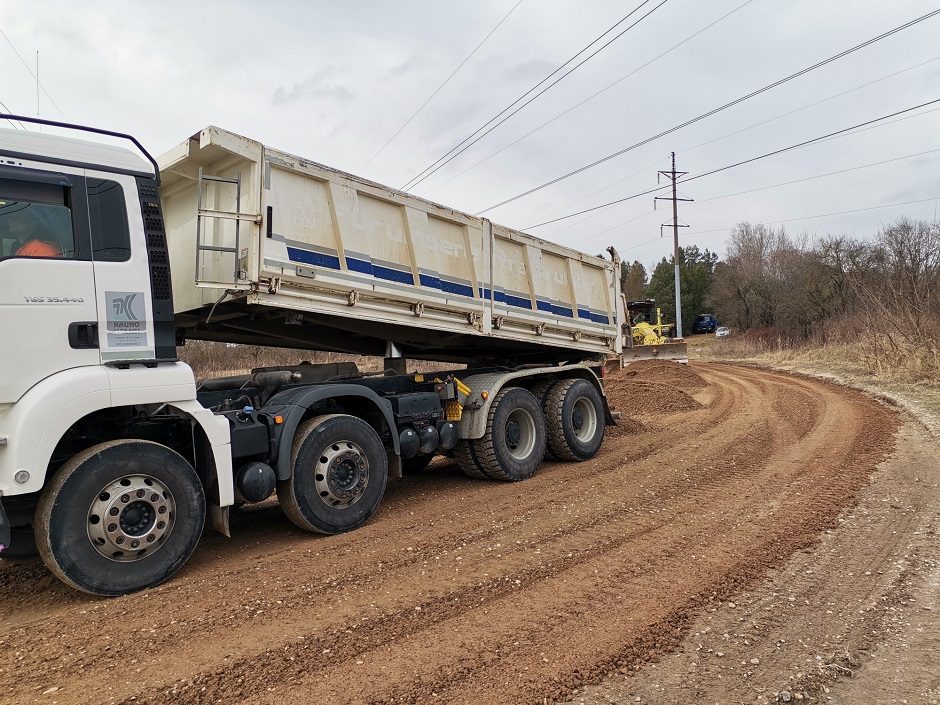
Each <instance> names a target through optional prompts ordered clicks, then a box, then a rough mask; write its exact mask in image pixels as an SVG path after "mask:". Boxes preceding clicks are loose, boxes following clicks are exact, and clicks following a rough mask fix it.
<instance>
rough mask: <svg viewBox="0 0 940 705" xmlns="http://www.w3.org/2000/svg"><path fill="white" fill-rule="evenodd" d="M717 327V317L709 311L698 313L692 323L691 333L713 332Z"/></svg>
mask: <svg viewBox="0 0 940 705" xmlns="http://www.w3.org/2000/svg"><path fill="white" fill-rule="evenodd" d="M717 327H718V319H717V318H715V316H714V314H711V313H700V314H699V315H697V316H696V317H695V322H694V323H693V324H692V332H693V333H714V332H715V329H716V328H717Z"/></svg>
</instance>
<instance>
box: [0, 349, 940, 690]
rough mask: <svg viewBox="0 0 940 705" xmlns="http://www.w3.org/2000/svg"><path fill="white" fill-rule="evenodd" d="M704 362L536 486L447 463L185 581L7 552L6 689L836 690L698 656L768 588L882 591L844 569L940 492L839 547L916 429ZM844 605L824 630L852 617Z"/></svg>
mask: <svg viewBox="0 0 940 705" xmlns="http://www.w3.org/2000/svg"><path fill="white" fill-rule="evenodd" d="M693 369H694V370H695V372H697V373H698V375H700V377H701V378H702V379H703V380H704V386H702V385H701V384H699V383H697V382H695V380H692V379H691V378H689V380H687V382H688V383H687V384H685V385H684V387H685V388H684V390H683V391H681V392H679V393H681V394H683V395H684V396H685V395H687V396H689V397H691V398H692V399H694V401H695V402H696V404H695V405H694V406H695V407H696V408H693V409H691V410H685V411H671V409H672V408H673V406H674V405H670V404H669V403H668V399H667V400H665V401H666V402H667V403H665V404H664V405H663V406H662V408H663V409H666V410H667V412H665V413H663V412H657V413H654V412H652V411H650V409H651V408H652V407H651V406H650V405H649V404H646V405H645V406H644V409H643V410H644V413H643V414H642V415H640V416H639V418H638V421H639V423H631V424H628V425H627V427H629V428H630V429H631V430H630V431H629V432H623V433H617V434H611V437H610V438H608V439H607V441H606V442H605V445H604V448H603V450H602V452H601V454H600V455H599V456H598V457H596V458H595V459H593V460H591V461H588V462H585V463H581V464H573V463H555V462H551V463H547V464H546V465H545V466H544V467H543V468H542V470H540V471H539V473H538V474H537V475H536V476H535V477H534V478H533V479H531V480H529V481H527V482H523V483H517V484H506V483H495V482H484V481H474V480H470V479H468V478H466V477H464V476H463V475H461V474H460V473H459V471H458V470H457V469H456V467H455V466H454V465H452V464H450V463H448V462H439V463H435V464H434V465H432V466H431V468H430V469H429V470H427V471H425V472H422V473H420V474H418V475H413V476H407V477H405V478H404V479H403V480H399V481H394V482H392V483H390V485H389V491H388V493H387V495H386V499H385V501H384V503H383V505H382V508H381V510H380V512H379V513H378V515H377V516H376V517H375V518H374V519H373V520H372V521H371V522H370V523H369V524H368V525H366V526H365V527H363V528H362V529H360V530H358V531H356V532H354V533H351V534H345V535H341V536H332V537H323V536H311V535H307V534H304V533H303V532H300V531H299V530H296V529H295V528H293V526H292V525H291V524H289V523H288V521H287V520H286V519H285V518H284V517H283V516H282V515H281V514H280V512H279V510H278V508H277V506H276V505H274V504H266V505H262V506H260V507H257V508H255V509H253V510H251V511H242V512H239V513H238V514H237V516H236V517H235V520H234V527H233V534H234V538H232V539H225V538H223V537H220V536H218V535H215V534H211V533H207V535H206V536H205V538H204V540H203V542H202V544H201V545H200V548H199V549H198V551H197V553H196V555H195V556H194V558H193V559H192V560H191V562H190V563H189V565H188V566H187V567H186V568H185V569H184V570H183V572H182V573H181V574H180V575H179V576H178V577H177V578H175V579H174V580H172V581H171V582H169V583H168V584H166V585H163V586H161V587H159V588H157V589H154V590H150V591H147V592H144V593H140V594H136V595H131V596H127V597H122V598H117V599H93V598H89V597H87V596H84V595H80V594H78V593H75V592H72V591H70V590H69V589H67V588H65V587H63V586H61V585H60V584H58V583H57V582H56V581H55V580H54V579H52V578H51V577H50V576H49V575H48V574H47V572H46V571H45V569H44V568H43V567H42V565H41V564H27V565H6V564H3V565H0V625H2V626H0V650H2V653H3V654H4V657H5V658H4V659H2V661H0V701H2V702H6V703H31V702H40V703H96V704H97V703H127V704H128V705H129V704H130V703H135V705H141V704H144V703H145V704H153V705H156V704H157V703H167V702H174V703H181V704H190V703H193V704H194V703H225V704H226V705H231V704H235V703H246V704H247V703H271V704H275V703H276V704H277V705H283V703H291V704H292V705H294V704H297V705H300V704H305V703H311V704H312V703H432V702H441V703H445V702H446V703H468V704H469V703H474V704H477V703H487V704H488V705H498V704H501V703H505V704H507V705H509V704H512V705H517V704H519V703H544V702H554V701H565V700H568V699H571V698H574V699H575V701H577V700H578V698H581V699H585V698H587V701H589V702H605V703H606V702H635V701H636V700H637V699H642V700H644V701H650V702H656V701H658V702H693V701H694V702H698V698H699V696H702V697H703V698H704V696H705V695H708V696H711V695H715V697H711V699H710V700H707V701H708V702H714V701H716V700H718V699H719V697H718V696H719V695H721V696H722V697H721V701H722V702H730V701H737V699H738V698H739V697H740V698H745V700H744V701H746V702H753V701H754V699H755V698H757V697H764V696H768V694H771V691H773V693H776V689H777V687H778V686H779V688H780V689H783V688H784V687H789V688H793V689H794V692H797V691H798V692H800V693H801V695H802V693H803V691H805V692H806V697H807V698H810V697H816V696H815V695H814V694H815V693H817V692H821V691H818V690H817V689H815V688H821V687H822V685H821V684H822V681H820V682H819V684H816V685H814V684H813V683H810V681H809V679H808V677H804V678H803V680H802V681H800V680H799V679H797V678H796V672H797V671H794V672H792V673H791V666H792V664H791V662H790V660H787V659H786V658H778V657H777V656H776V655H774V654H778V653H779V651H778V649H779V645H777V646H776V647H775V648H771V646H770V644H771V643H772V642H773V640H772V639H771V641H768V642H766V643H765V641H764V640H763V638H761V637H759V636H752V637H751V638H750V639H747V637H744V636H742V637H740V638H738V637H737V636H736V637H735V639H734V640H733V641H734V644H736V645H737V646H735V647H734V648H735V649H738V650H733V649H732V647H730V646H729V647H725V646H722V645H721V644H720V643H718V642H715V643H714V644H712V643H710V642H709V644H708V646H706V647H703V648H705V649H711V650H712V652H711V655H710V657H709V659H710V660H708V661H707V663H706V664H704V666H707V667H703V665H702V664H699V665H698V666H695V667H691V669H690V666H689V664H690V663H691V661H689V660H688V659H690V658H693V656H690V654H693V655H694V653H698V652H696V651H695V644H696V643H703V642H704V641H707V640H704V639H701V638H699V636H700V635H701V633H702V629H705V628H706V627H707V626H708V621H709V619H712V620H713V621H714V619H717V617H716V615H719V614H720V615H722V616H724V615H725V613H726V612H728V613H729V614H730V616H729V617H728V619H730V620H732V622H733V624H739V621H740V623H741V624H744V623H745V621H746V619H747V615H746V614H739V613H738V612H733V613H731V612H730V611H729V608H728V607H727V605H728V603H729V602H733V601H734V600H736V599H737V600H738V601H741V602H742V610H744V609H752V608H751V607H745V606H744V603H745V602H746V603H747V605H756V606H754V607H753V610H756V611H754V612H753V614H751V618H752V621H753V619H756V618H757V617H758V616H759V614H758V613H759V611H760V609H761V605H766V604H771V603H772V604H775V605H776V604H778V603H780V605H782V606H780V607H779V609H780V610H786V609H787V606H788V605H790V604H791V603H797V604H798V605H800V606H802V607H801V609H802V608H805V607H806V606H807V605H809V604H810V602H812V605H811V607H810V609H809V610H808V614H809V615H810V617H813V616H816V615H817V614H818V615H825V610H826V609H831V607H830V606H828V605H827V603H828V602H831V601H832V600H828V599H827V598H826V594H827V593H826V590H827V589H835V588H834V587H833V586H835V585H836V584H838V585H841V586H842V587H841V588H840V590H841V593H839V595H840V597H838V599H839V600H845V599H848V598H847V597H846V595H851V594H852V591H853V590H854V589H855V587H853V586H857V590H858V591H860V592H859V594H860V595H861V594H862V592H864V591H866V590H869V592H870V589H869V586H867V585H866V583H865V581H864V580H861V579H859V580H858V581H853V580H852V579H851V578H849V577H847V576H846V574H845V573H846V571H848V572H850V573H854V572H858V573H859V574H861V573H864V571H869V574H872V573H877V572H878V571H879V570H882V571H884V570H888V566H889V564H891V565H893V562H894V561H895V556H894V553H893V550H892V549H893V547H894V548H896V547H897V545H898V542H899V541H903V539H904V538H905V532H908V533H910V532H914V531H916V530H917V527H920V526H921V522H920V517H921V516H922V515H923V514H924V512H925V511H928V510H929V505H928V506H927V509H925V508H924V506H921V507H920V509H917V508H916V507H914V505H915V504H916V502H915V501H914V500H915V499H916V493H915V492H914V491H913V490H911V489H910V488H907V489H905V490H904V497H905V498H908V499H904V500H898V501H900V502H901V503H902V504H904V503H905V502H907V501H908V500H909V501H910V503H911V507H912V508H911V509H910V512H909V513H904V514H903V517H904V521H903V522H900V523H898V524H897V525H896V526H895V527H894V528H892V529H889V530H888V531H894V532H895V533H894V534H893V535H892V534H890V533H888V534H885V533H884V532H883V531H881V530H880V529H879V530H878V531H876V532H875V533H873V534H871V535H869V536H868V539H869V540H870V541H871V542H873V543H872V544H871V546H872V547H870V548H866V549H865V552H864V559H859V560H857V561H854V562H853V561H851V560H850V561H849V563H850V564H851V565H850V566H849V568H847V569H843V563H840V560H839V559H838V556H839V555H842V554H840V553H839V552H838V551H842V552H843V553H845V552H848V553H851V551H852V545H841V544H840V545H839V546H838V551H837V550H836V549H834V548H833V547H832V546H831V545H830V544H827V541H832V540H835V539H832V538H831V537H832V536H833V532H834V531H836V532H838V531H841V529H837V528H836V527H839V526H841V522H840V519H842V520H843V521H844V517H845V512H846V511H850V509H851V508H852V507H853V506H857V505H856V503H857V502H858V501H859V498H860V497H863V496H864V495H863V492H864V491H867V489H868V488H869V481H870V479H871V478H872V477H873V472H875V471H876V468H878V467H879V464H880V463H882V462H883V461H886V460H890V459H891V458H892V457H894V456H895V455H897V453H898V449H897V446H896V438H897V437H898V434H899V433H901V432H902V431H904V429H903V428H902V426H903V423H902V420H901V418H900V416H899V414H898V413H897V412H895V411H893V410H891V409H890V408H888V407H886V406H884V405H882V404H880V403H878V402H876V401H874V400H873V399H871V398H869V397H867V396H865V395H863V394H861V393H859V392H856V391H854V390H851V389H848V388H845V387H840V386H837V385H834V384H830V383H827V382H822V381H817V380H811V379H806V378H801V377H795V376H790V375H784V374H778V373H774V372H769V371H764V370H758V369H753V368H747V367H739V366H732V365H721V364H708V365H704V364H702V365H695V366H694V368H693ZM638 377H639V376H637V375H631V376H629V377H627V376H625V375H622V376H618V377H616V378H613V379H611V380H610V382H609V384H610V394H611V397H612V399H615V400H616V401H617V402H618V403H619V405H620V406H621V408H623V409H624V410H625V411H626V412H627V413H629V411H630V410H629V406H628V404H629V394H627V393H619V392H618V391H617V388H618V385H623V389H625V390H629V388H630V387H629V385H631V384H636V382H637V378H638ZM670 382H674V383H675V384H674V385H673V386H669V383H670ZM646 384H648V385H652V384H655V385H659V386H661V387H666V389H667V391H668V389H676V390H678V389H679V387H678V386H675V385H678V384H681V380H679V381H676V380H671V379H670V378H669V376H668V375H662V374H659V375H656V376H655V379H654V380H652V381H649V382H647V383H646ZM665 393H666V392H663V394H665ZM688 406H689V405H688V404H686V405H685V406H684V407H683V408H687V407H688ZM908 432H909V431H908ZM876 476H877V475H876ZM912 482H913V480H912ZM935 487H936V486H935V485H934V488H935ZM899 491H900V490H899ZM934 493H936V490H935V489H934ZM923 504H924V503H923V502H922V503H921V505H923ZM904 506H907V505H906V504H905V505H904ZM918 512H919V513H918ZM898 532H901V536H900V537H898V535H897V534H898ZM830 549H831V550H832V551H835V552H831V551H830ZM827 551H830V552H827ZM827 557H828V558H827ZM798 560H802V561H803V563H800V564H799V566H796V564H795V563H794V561H798ZM787 570H793V571H796V570H803V571H804V575H803V576H802V578H801V579H800V582H798V583H793V584H792V585H793V589H792V590H789V591H787V589H786V587H785V586H781V583H779V582H778V581H779V580H780V576H782V575H787V573H786V571H787ZM805 571H816V572H815V573H813V574H814V575H816V576H817V578H816V582H813V581H810V580H808V579H807V578H806V575H805ZM889 572H890V571H889ZM895 573H896V571H894V572H891V575H893V574H895ZM820 574H823V578H825V579H822V578H819V577H818V576H819V575H820ZM775 576H776V577H775ZM889 577H890V576H889ZM886 580H887V578H886ZM830 583H831V585H830ZM865 594H866V595H867V594H868V593H865ZM772 595H776V596H777V597H774V598H772V602H771V603H765V602H762V600H764V599H766V598H768V597H769V596H772ZM804 601H806V603H807V605H803V602H804ZM733 609H736V608H733ZM793 609H796V608H795V607H793ZM722 610H724V611H722ZM760 614H763V613H760ZM774 614H775V615H776V617H775V618H778V617H780V618H781V623H785V622H786V621H787V620H786V619H785V618H783V617H781V615H784V617H785V615H786V612H785V611H784V612H782V613H774ZM794 614H795V613H794ZM801 618H802V619H804V620H805V619H809V617H801ZM834 619H835V618H832V619H829V621H828V622H825V619H823V620H821V621H822V622H825V623H826V624H827V627H826V628H828V629H835V627H833V626H832V624H833V623H834ZM709 629H711V628H710V627H709ZM721 629H722V632H721V633H722V634H724V633H725V629H726V627H724V626H723V627H721ZM742 629H743V627H742ZM742 629H732V630H731V633H733V634H735V635H738V634H740V633H741V632H742ZM802 629H803V631H802V632H801V633H809V634H812V633H813V631H814V630H815V629H816V627H814V626H812V623H811V624H810V625H809V626H805V625H804V627H803V628H802ZM859 629H861V627H859ZM807 630H808V632H807ZM836 631H837V630H836ZM765 632H766V633H765V636H767V634H769V631H767V630H765ZM708 633H711V634H712V635H713V636H714V632H713V631H710V632H708ZM859 633H861V632H859ZM709 638H711V637H709ZM715 638H717V639H719V640H720V641H723V640H724V639H723V637H717V636H716V637H715ZM767 638H768V639H769V638H770V637H769V636H767ZM778 638H783V637H782V636H781V637H778ZM786 638H791V639H792V638H800V637H795V636H794V635H793V634H791V633H790V632H787V637H786ZM729 639H730V636H729ZM744 641H747V642H748V643H747V644H744V643H743V642H744ZM832 643H833V644H835V643H836V640H835V639H833V640H832ZM757 644H760V646H757ZM718 650H722V653H724V652H725V651H727V652H728V654H729V657H730V656H731V654H733V657H734V658H735V659H737V661H742V660H743V661H745V662H746V664H745V665H746V666H751V668H750V669H748V668H744V669H731V668H729V670H728V672H727V674H726V682H728V683H733V682H737V681H734V676H733V674H732V671H733V672H734V673H737V671H738V670H740V671H741V672H740V674H738V676H739V681H740V684H741V687H740V696H739V691H738V690H734V688H733V686H732V685H729V686H727V687H725V686H723V685H722V686H721V688H724V690H722V689H721V688H719V689H717V690H716V689H715V687H713V686H714V684H715V683H718V682H719V679H720V678H721V674H722V671H720V670H718V667H719V666H720V665H724V662H720V659H721V658H723V656H715V655H714V654H715V653H717V651H718ZM751 658H755V659H758V664H759V665H758V664H751V662H750V659H751ZM853 658H855V656H853ZM670 659H671V660H670ZM682 659H686V660H682ZM775 659H776V660H775ZM737 661H736V662H735V663H737ZM657 664H658V666H657ZM669 664H673V666H672V670H671V671H669ZM712 667H713V668H712ZM847 667H848V666H847ZM748 670H750V671H751V675H748V676H745V675H744V674H745V672H747V671H748ZM804 670H806V669H804ZM667 673H672V674H673V677H674V679H675V682H674V684H673V686H671V689H670V690H669V691H668V693H669V694H667V692H666V691H665V690H664V689H665V688H666V685H667V684H668V683H669V681H668V679H667V678H665V676H666V675H667ZM754 673H757V674H758V677H757V680H755V677H754ZM808 673H809V671H806V673H800V675H801V676H807V674H808ZM680 676H681V677H680ZM716 676H717V677H718V678H717V679H716ZM729 678H730V679H731V680H728V679H729ZM757 681H759V682H757ZM591 684H593V685H591ZM680 684H681V687H682V688H686V686H688V687H687V689H686V690H684V691H681V688H680ZM585 685H590V687H589V688H588V689H587V690H584V686H585ZM654 686H655V687H654ZM826 687H828V686H826ZM672 688H674V689H675V691H676V697H675V699H673V697H672V696H671V693H672V692H673V689H672ZM576 689H577V690H576ZM679 691H681V697H680V692H679ZM696 693H698V695H696ZM705 701H706V700H705V699H702V702H705ZM912 702H915V701H912Z"/></svg>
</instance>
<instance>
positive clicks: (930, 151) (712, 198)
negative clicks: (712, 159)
mask: <svg viewBox="0 0 940 705" xmlns="http://www.w3.org/2000/svg"><path fill="white" fill-rule="evenodd" d="M935 152H940V148H937V149H928V150H926V151H923V152H915V153H914V154H905V155H904V156H902V157H895V158H893V159H884V160H882V161H878V162H871V163H869V164H859V165H858V166H853V167H849V168H848V169H839V170H838V171H829V172H826V173H825V174H815V175H814V176H806V177H804V178H802V179H793V180H792V181H781V182H780V183H776V184H770V185H768V186H761V187H759V188H754V189H748V190H747V191H737V192H735V193H725V194H722V195H720V196H710V197H708V198H700V199H697V200H696V203H706V202H708V201H717V200H720V199H722V198H731V197H733V196H743V195H745V194H748V193H755V192H757V191H767V190H769V189H773V188H779V187H781V186H790V185H792V184H799V183H803V182H804V181H813V180H815V179H822V178H825V177H827V176H836V175H837V174H847V173H849V172H852V171H860V170H862V169H869V168H871V167H874V166H882V165H884V164H891V163H894V162H899V161H904V160H905V159H913V158H914V157H921V156H923V155H925V154H933V153H935ZM654 212H655V211H647V212H646V213H642V214H641V215H638V216H635V217H633V218H630V219H629V220H625V221H623V222H620V223H617V224H616V225H614V226H613V227H610V228H606V229H604V230H601V231H599V232H596V233H592V234H590V235H587V236H586V237H583V238H581V239H580V240H578V241H576V242H575V243H574V244H575V245H579V244H581V243H582V242H586V241H587V240H593V239H594V238H595V237H599V236H601V235H605V234H607V233H609V232H610V231H612V230H617V229H618V228H622V227H623V226H624V225H628V224H630V223H632V222H634V221H637V220H640V219H641V218H645V217H646V216H649V215H652V214H653V213H654ZM654 239H658V238H654ZM644 244H645V243H644Z"/></svg>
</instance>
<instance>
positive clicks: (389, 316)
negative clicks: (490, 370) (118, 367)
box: [158, 127, 624, 362]
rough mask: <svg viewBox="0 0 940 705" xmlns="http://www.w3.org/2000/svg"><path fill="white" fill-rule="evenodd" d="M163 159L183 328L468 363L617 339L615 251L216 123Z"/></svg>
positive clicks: (572, 354) (556, 354)
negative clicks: (476, 213)
mask: <svg viewBox="0 0 940 705" xmlns="http://www.w3.org/2000/svg"><path fill="white" fill-rule="evenodd" d="M158 161H159V163H160V169H161V178H162V182H163V183H162V187H161V193H162V199H163V215H164V220H165V226H166V232H167V239H168V242H169V248H170V258H171V269H172V272H173V294H174V306H175V310H176V312H177V320H178V323H179V325H180V327H181V330H183V331H184V333H185V335H186V336H187V337H192V338H203V339H212V340H225V341H231V342H243V343H256V344H265V345H280V346H291V347H305V348H311V349H321V350H335V351H342V352H349V353H357V354H376V355H382V354H384V352H385V349H386V343H387V342H394V343H395V344H396V345H398V346H399V348H400V349H401V350H402V352H403V353H404V354H405V355H406V356H407V357H412V358H425V359H443V360H455V361H466V362H470V361H479V360H481V359H483V358H487V357H490V358H494V359H495V358H510V357H511V358H515V359H518V360H520V361H525V360H530V361H548V360H572V359H587V358H591V357H601V356H604V355H610V354H616V353H619V352H620V350H621V346H622V338H621V335H622V334H621V323H622V321H623V320H624V313H623V307H622V304H621V303H620V301H621V297H620V294H619V276H618V275H619V271H618V269H619V263H615V262H611V261H609V260H605V259H602V258H600V257H597V256H595V255H589V254H585V253H581V252H577V251H575V250H572V249H569V248H566V247H561V246H559V245H555V244H552V243H549V242H546V241H544V240H540V239H538V238H535V237H532V236H530V235H527V234H525V233H521V232H517V231H513V230H510V229H508V228H504V227H502V226H499V225H496V224H492V223H490V221H488V220H486V219H483V218H477V217H473V216H470V215H467V214H465V213H461V212H458V211H455V210H452V209H449V208H446V207H444V206H440V205H438V204H435V203H432V202H430V201H426V200H424V199H420V198H417V197H414V196H410V195H408V194H405V193H402V192H400V191H396V190H394V189H391V188H388V187H385V186H382V185H380V184H376V183H372V182H369V181H365V180H363V179H360V178H358V177H355V176H352V175H350V174H346V173H342V172H339V171H336V170H334V169H331V168H329V167H326V166H323V165H321V164H317V163H314V162H311V161H309V160H305V159H302V158H299V157H295V156H293V155H290V154H286V153H284V152H281V151H278V150H275V149H271V148H269V147H265V146H264V145H262V144H261V143H259V142H256V141H253V140H249V139H246V138H244V137H241V136H239V135H235V134H233V133H230V132H226V131H225V130H221V129H218V128H215V127H209V128H206V129H205V130H203V131H202V132H200V133H199V134H197V135H195V136H194V137H192V138H191V139H189V140H187V141H185V142H183V143H182V144H181V145H179V146H178V147H177V148H175V149H173V150H171V151H169V152H167V153H166V154H164V155H163V156H162V157H160V159H159V160H158ZM226 291H228V292H229V294H228V295H227V296H226V295H225V292H226ZM220 299H222V300H221V301H220ZM213 305H215V308H214V309H213V308H212V307H213ZM210 313H211V318H210Z"/></svg>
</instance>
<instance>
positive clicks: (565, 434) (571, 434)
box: [544, 379, 604, 461]
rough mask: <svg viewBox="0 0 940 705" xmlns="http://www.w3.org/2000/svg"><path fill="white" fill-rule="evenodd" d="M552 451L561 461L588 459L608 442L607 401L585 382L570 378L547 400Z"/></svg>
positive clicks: (549, 444) (557, 387)
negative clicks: (605, 425)
mask: <svg viewBox="0 0 940 705" xmlns="http://www.w3.org/2000/svg"><path fill="white" fill-rule="evenodd" d="M544 408H545V421H546V428H547V430H548V448H549V450H551V452H552V454H553V455H554V456H555V457H557V458H560V459H561V460H575V461H580V460H588V459H589V458H593V457H594V456H595V455H597V451H599V450H600V448H601V444H602V443H603V442H604V402H603V400H602V399H601V395H600V392H598V391H597V387H595V386H594V385H593V384H591V383H590V382H588V381H587V380H584V379H566V380H562V381H561V382H559V383H558V384H557V385H555V386H554V387H552V388H551V390H550V391H549V393H548V395H547V397H546V399H545V406H544Z"/></svg>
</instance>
